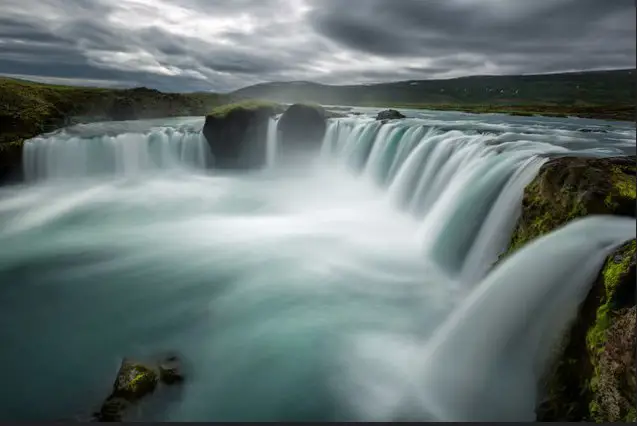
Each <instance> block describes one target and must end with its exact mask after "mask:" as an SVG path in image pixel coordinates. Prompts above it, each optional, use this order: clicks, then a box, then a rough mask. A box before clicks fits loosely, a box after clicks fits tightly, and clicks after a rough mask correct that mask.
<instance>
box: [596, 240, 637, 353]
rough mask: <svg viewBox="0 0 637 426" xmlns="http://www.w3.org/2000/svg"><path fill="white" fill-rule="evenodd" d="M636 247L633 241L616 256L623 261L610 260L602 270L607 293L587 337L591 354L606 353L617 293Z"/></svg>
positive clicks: (603, 296)
mask: <svg viewBox="0 0 637 426" xmlns="http://www.w3.org/2000/svg"><path fill="white" fill-rule="evenodd" d="M636 247H637V246H636V244H635V240H632V241H631V242H630V243H629V244H627V245H626V246H624V247H623V248H622V250H621V251H620V252H619V253H618V254H617V255H616V256H615V257H617V256H620V257H621V261H620V262H619V263H616V262H615V259H608V260H607V261H606V265H605V266H604V269H603V270H602V280H603V285H604V291H605V292H604V294H603V295H602V299H601V300H600V305H599V308H598V309H597V315H596V320H595V324H594V325H593V326H592V327H591V328H590V329H589V331H588V333H587V335H586V343H587V345H588V350H589V352H590V353H591V354H599V353H600V352H603V351H604V347H605V344H606V330H608V328H609V327H610V324H611V320H610V319H611V318H610V316H611V313H612V303H613V300H614V295H615V291H616V290H617V286H618V285H619V283H620V280H621V278H622V277H623V276H624V275H625V274H626V273H627V272H628V269H629V267H630V264H631V262H632V259H633V257H634V256H635V249H636Z"/></svg>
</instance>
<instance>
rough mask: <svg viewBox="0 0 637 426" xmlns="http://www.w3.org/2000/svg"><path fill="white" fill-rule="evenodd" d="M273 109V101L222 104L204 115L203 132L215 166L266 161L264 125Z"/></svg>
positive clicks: (245, 166)
mask: <svg viewBox="0 0 637 426" xmlns="http://www.w3.org/2000/svg"><path fill="white" fill-rule="evenodd" d="M276 112H277V107H276V106H274V105H256V106H255V105H251V104H249V105H242V104H238V105H235V106H229V107H226V109H224V110H223V112H222V113H218V114H215V113H213V114H210V115H208V116H206V123H205V124H204V127H203V135H204V137H205V138H206V140H207V141H208V145H209V146H210V151H211V152H212V156H213V167H215V168H218V169H256V168H260V167H263V166H264V165H265V164H266V157H267V148H266V140H267V133H268V131H267V129H268V123H269V120H270V118H271V117H272V116H273V115H275V114H276Z"/></svg>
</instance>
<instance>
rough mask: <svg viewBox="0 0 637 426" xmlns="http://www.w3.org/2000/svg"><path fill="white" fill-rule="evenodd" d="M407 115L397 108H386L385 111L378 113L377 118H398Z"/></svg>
mask: <svg viewBox="0 0 637 426" xmlns="http://www.w3.org/2000/svg"><path fill="white" fill-rule="evenodd" d="M405 117H406V116H405V115H403V114H401V113H400V112H399V111H396V110H395V109H386V110H385V111H381V112H379V113H378V115H377V116H376V120H398V119H400V118H405Z"/></svg>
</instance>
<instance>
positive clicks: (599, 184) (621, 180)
mask: <svg viewBox="0 0 637 426" xmlns="http://www.w3.org/2000/svg"><path fill="white" fill-rule="evenodd" d="M635 160H636V159H635V157H634V156H633V157H614V158H605V159H591V158H573V157H566V158H554V159H552V160H550V161H548V162H547V163H546V164H545V165H544V166H543V167H542V169H541V170H540V172H539V174H538V176H537V177H536V178H535V179H534V180H533V181H532V182H531V184H529V185H528V186H527V188H526V189H525V193H524V199H523V209H522V214H521V217H520V219H519V222H518V224H517V227H516V229H515V231H514V233H513V237H512V240H511V245H510V247H509V250H508V252H507V254H508V253H511V252H513V251H515V250H517V249H518V248H520V247H522V246H523V245H525V244H526V243H527V242H529V241H530V240H532V239H535V238H537V237H539V236H541V235H544V234H546V233H549V232H551V231H552V230H554V229H555V228H557V227H560V226H561V225H564V224H565V223H567V222H569V221H571V220H573V219H575V218H578V217H582V216H586V215H589V214H611V215H621V216H629V217H635V201H636V200H635V190H636V186H637V185H636V178H635V171H636V165H635ZM635 263H636V262H635V240H634V239H633V240H631V241H629V242H628V243H627V244H625V245H623V246H622V247H620V248H618V249H617V250H616V251H615V252H614V253H612V254H611V255H610V256H609V257H608V258H607V260H606V263H605V265H604V267H603V269H602V271H600V274H599V277H598V278H597V280H596V282H595V283H594V284H593V286H592V288H591V290H590V292H589V294H588V296H587V298H586V300H585V302H584V303H583V305H582V306H581V307H580V311H579V314H578V317H577V319H576V321H575V323H574V324H573V326H572V327H571V329H570V331H569V332H568V334H567V335H566V336H565V337H564V341H563V346H562V347H561V350H562V352H561V356H560V357H559V358H558V361H557V362H556V365H555V366H554V367H553V369H552V370H551V373H550V374H549V375H548V377H547V380H546V383H545V384H544V385H545V392H546V394H545V396H544V398H543V400H542V401H540V404H539V406H538V410H537V414H538V420H540V421H597V422H616V421H635V420H636V417H635V416H636V414H635V405H636V403H637V400H636V395H637V392H636V391H637V386H636V382H635V367H634V363H635V338H634V329H635V310H636V308H635Z"/></svg>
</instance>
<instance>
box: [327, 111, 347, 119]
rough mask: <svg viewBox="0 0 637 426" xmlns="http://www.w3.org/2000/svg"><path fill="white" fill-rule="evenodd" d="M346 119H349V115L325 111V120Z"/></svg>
mask: <svg viewBox="0 0 637 426" xmlns="http://www.w3.org/2000/svg"><path fill="white" fill-rule="evenodd" d="M345 117H347V114H343V113H342V112H338V111H330V110H326V111H325V118H345Z"/></svg>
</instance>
